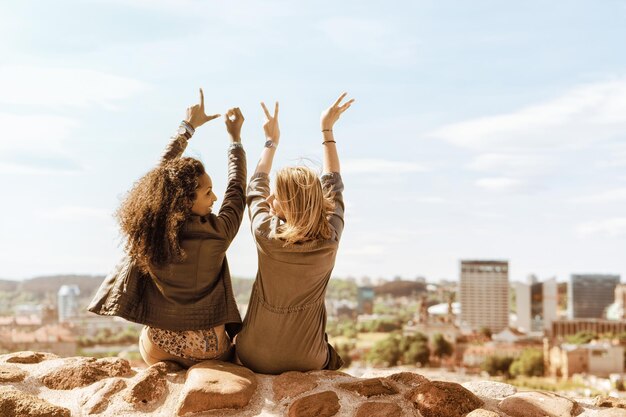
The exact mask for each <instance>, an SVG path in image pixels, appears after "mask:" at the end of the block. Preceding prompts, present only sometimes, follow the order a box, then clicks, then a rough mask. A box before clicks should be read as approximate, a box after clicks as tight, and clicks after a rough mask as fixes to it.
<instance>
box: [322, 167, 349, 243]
mask: <svg viewBox="0 0 626 417" xmlns="http://www.w3.org/2000/svg"><path fill="white" fill-rule="evenodd" d="M321 181H322V187H323V188H324V191H327V190H330V191H331V192H332V193H333V200H334V202H335V208H334V209H333V212H332V214H331V215H330V218H329V221H330V225H331V226H332V228H333V229H334V230H335V239H336V240H337V241H339V239H341V234H342V233H343V227H344V221H343V215H344V211H345V206H344V203H343V181H342V179H341V174H340V173H338V172H330V173H327V174H324V175H322V178H321Z"/></svg>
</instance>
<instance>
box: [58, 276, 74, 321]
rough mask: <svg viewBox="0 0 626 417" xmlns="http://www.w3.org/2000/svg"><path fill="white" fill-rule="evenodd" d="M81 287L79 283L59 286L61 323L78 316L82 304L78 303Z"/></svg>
mask: <svg viewBox="0 0 626 417" xmlns="http://www.w3.org/2000/svg"><path fill="white" fill-rule="evenodd" d="M79 295H80V289H79V288H78V285H63V286H62V287H61V288H59V292H58V294H57V297H58V309H59V323H63V322H64V321H66V320H67V319H69V318H72V317H78V313H79V309H80V306H79V304H78V296H79Z"/></svg>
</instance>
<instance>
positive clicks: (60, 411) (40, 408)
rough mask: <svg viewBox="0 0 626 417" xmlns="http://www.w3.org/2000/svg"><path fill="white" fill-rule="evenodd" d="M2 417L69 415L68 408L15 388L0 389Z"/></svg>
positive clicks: (60, 416)
mask: <svg viewBox="0 0 626 417" xmlns="http://www.w3.org/2000/svg"><path fill="white" fill-rule="evenodd" d="M0 416H2V417H70V410H68V409H67V408H63V407H59V406H58V405H54V404H50V403H49V402H47V401H44V400H42V399H41V398H38V397H35V396H34V395H31V394H27V393H25V392H22V391H17V390H11V389H9V390H1V391H0Z"/></svg>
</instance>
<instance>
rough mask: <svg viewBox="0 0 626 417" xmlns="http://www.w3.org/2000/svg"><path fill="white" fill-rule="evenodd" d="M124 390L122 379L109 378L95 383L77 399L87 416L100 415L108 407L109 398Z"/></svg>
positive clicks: (124, 384)
mask: <svg viewBox="0 0 626 417" xmlns="http://www.w3.org/2000/svg"><path fill="white" fill-rule="evenodd" d="M124 388H126V381H124V380H123V379H122V378H111V379H105V380H102V381H100V382H97V383H95V384H93V385H91V386H89V387H88V388H87V390H86V391H84V392H83V393H82V395H81V397H80V399H79V404H80V406H81V409H82V410H83V411H84V412H85V413H87V414H97V413H101V412H103V411H104V410H106V409H107V407H108V406H109V401H110V398H111V397H112V396H113V395H114V394H115V393H117V392H119V391H121V390H123V389H124Z"/></svg>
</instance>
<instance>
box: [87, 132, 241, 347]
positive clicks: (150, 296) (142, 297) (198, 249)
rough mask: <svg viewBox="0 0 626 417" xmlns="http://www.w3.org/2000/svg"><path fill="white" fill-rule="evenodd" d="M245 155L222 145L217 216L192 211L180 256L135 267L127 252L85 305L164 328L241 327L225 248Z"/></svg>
mask: <svg viewBox="0 0 626 417" xmlns="http://www.w3.org/2000/svg"><path fill="white" fill-rule="evenodd" d="M186 144H187V141H186V140H185V138H184V136H177V137H175V138H174V140H173V141H172V142H171V143H170V145H169V146H168V148H167V150H166V152H165V153H164V155H163V158H162V162H166V161H168V160H170V159H174V158H177V157H179V156H180V155H181V154H182V152H183V151H184V149H185V147H186ZM245 189H246V154H245V152H244V150H243V149H242V148H241V147H235V146H231V147H230V148H229V150H228V186H227V189H226V194H225V196H224V201H223V203H222V206H221V207H220V211H219V214H218V215H215V214H213V213H211V214H209V215H207V216H202V217H201V216H196V215H192V216H191V217H190V219H189V220H188V221H187V222H186V223H185V225H184V227H183V231H182V234H181V247H182V248H183V249H184V251H185V253H186V254H187V258H186V259H185V261H183V262H181V263H171V264H168V265H165V266H164V267H161V268H152V269H151V271H150V272H151V276H149V275H146V274H143V273H141V272H140V270H139V268H138V267H136V266H135V264H134V262H132V261H131V260H130V259H129V258H128V257H124V258H123V259H122V261H121V262H120V263H119V264H118V265H117V266H116V267H115V268H114V270H113V271H112V272H111V273H110V274H109V275H108V276H107V277H106V278H105V280H104V282H103V283H102V285H101V286H100V289H99V290H98V293H97V294H96V296H95V297H94V299H93V300H92V302H91V304H90V305H89V307H88V310H89V311H91V312H93V313H96V314H100V315H109V316H119V317H122V318H125V319H126V320H130V321H133V322H136V323H141V324H145V325H148V326H152V327H157V328H161V329H167V330H179V331H180V330H201V329H208V328H211V327H215V326H218V325H221V324H225V325H226V330H227V331H228V333H229V334H230V336H231V337H232V336H234V335H235V334H236V333H237V332H238V331H239V329H240V328H241V316H240V315H239V310H238V309H237V305H236V303H235V297H234V295H233V290H232V284H231V278H230V271H229V269H228V262H227V260H226V249H228V246H229V245H230V243H231V242H232V240H233V239H234V237H235V235H236V234H237V231H238V230H239V226H240V224H241V220H242V218H243V212H244V209H245V200H246V196H245Z"/></svg>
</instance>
